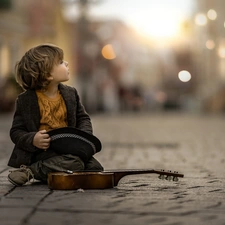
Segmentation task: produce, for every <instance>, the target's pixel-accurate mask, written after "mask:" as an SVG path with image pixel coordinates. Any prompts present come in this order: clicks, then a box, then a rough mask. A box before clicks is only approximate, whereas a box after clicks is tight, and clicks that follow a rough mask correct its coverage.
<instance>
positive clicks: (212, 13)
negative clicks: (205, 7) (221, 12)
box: [207, 9, 217, 20]
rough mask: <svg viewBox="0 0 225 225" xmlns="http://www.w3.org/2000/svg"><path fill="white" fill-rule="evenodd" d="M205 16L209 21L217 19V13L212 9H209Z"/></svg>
mask: <svg viewBox="0 0 225 225" xmlns="http://www.w3.org/2000/svg"><path fill="white" fill-rule="evenodd" d="M207 16H208V18H209V19H210V20H215V19H216V18H217V13H216V11H215V10H214V9H210V10H209V11H208V13H207Z"/></svg>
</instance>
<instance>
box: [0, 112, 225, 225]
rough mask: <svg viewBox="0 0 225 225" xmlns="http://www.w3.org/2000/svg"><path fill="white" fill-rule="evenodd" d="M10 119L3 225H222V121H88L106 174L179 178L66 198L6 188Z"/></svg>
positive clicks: (145, 117)
mask: <svg viewBox="0 0 225 225" xmlns="http://www.w3.org/2000/svg"><path fill="white" fill-rule="evenodd" d="M10 119H11V115H3V116H0V123H1V127H0V143H1V145H0V224H2V225H17V224H18V225H46V224H55V225H65V224H67V225H69V224H79V225H83V224H85V225H87V224H98V225H101V224H104V225H105V224H107V225H127V224H129V225H136V224H142V225H145V224H146V225H147V224H160V225H190V224H192V225H203V224H204V225H211V224H216V225H225V214H224V212H225V200H224V199H225V190H224V187H225V176H224V171H225V154H224V148H225V139H224V133H225V126H224V122H225V118H224V117H223V116H221V115H204V116H203V115H193V114H178V113H169V114H142V115H141V114H139V115H138V114H130V115H114V116H109V115H94V116H93V117H92V122H93V126H94V134H95V135H96V136H98V137H99V139H100V140H101V141H102V144H103V149H102V151H101V152H99V153H97V154H96V156H95V157H96V158H97V159H98V160H99V161H100V162H102V164H103V166H104V168H105V169H106V170H111V169H165V170H171V171H179V172H181V173H184V175H185V177H184V178H181V179H179V181H178V182H172V181H167V180H160V179H158V174H141V175H130V176H125V177H123V178H122V179H121V180H120V182H119V184H118V186H117V187H114V188H112V189H103V190H69V191H56V190H50V189H49V188H48V186H47V185H45V184H41V183H40V182H37V181H35V183H32V184H28V185H25V186H23V187H16V188H15V187H14V186H13V185H12V184H10V183H9V182H8V180H7V175H8V173H9V169H11V168H9V167H7V161H8V157H9V155H10V154H11V151H12V148H13V144H12V143H11V141H10V139H9V137H8V132H9V127H10V124H11V121H10Z"/></svg>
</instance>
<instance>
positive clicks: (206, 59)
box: [193, 0, 225, 112]
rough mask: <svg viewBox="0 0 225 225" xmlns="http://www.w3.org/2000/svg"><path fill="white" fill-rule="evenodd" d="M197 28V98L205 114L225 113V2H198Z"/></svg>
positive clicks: (195, 16)
mask: <svg viewBox="0 0 225 225" xmlns="http://www.w3.org/2000/svg"><path fill="white" fill-rule="evenodd" d="M196 6H197V7H196V13H195V14H194V18H193V20H194V21H193V22H194V24H195V34H196V35H195V39H194V40H195V41H194V43H195V44H196V48H195V61H196V69H197V71H198V73H197V74H198V91H197V93H196V96H197V97H198V98H199V101H200V102H201V108H202V110H205V111H209V112H224V110H225V1H223V0H216V1H210V0H198V1H197V4H196Z"/></svg>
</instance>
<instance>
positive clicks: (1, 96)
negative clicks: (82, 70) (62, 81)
mask: <svg viewBox="0 0 225 225" xmlns="http://www.w3.org/2000/svg"><path fill="white" fill-rule="evenodd" d="M53 6H54V7H53ZM60 10H61V8H60V1H59V0H48V1H45V0H0V18H1V20H0V88H1V89H0V90H1V93H0V111H9V110H10V109H11V108H12V107H13V105H14V100H15V96H16V95H17V94H18V89H17V88H15V87H13V86H16V83H15V82H14V79H13V78H14V67H15V63H16V62H17V61H18V60H19V59H20V58H21V57H22V55H23V54H24V53H25V52H26V51H27V50H28V49H30V48H31V47H33V46H36V45H39V44H41V43H54V44H57V45H60V47H61V48H63V49H64V52H65V58H67V60H68V61H70V60H71V58H72V55H71V51H70V43H71V41H72V40H71V39H72V35H70V33H69V31H70V29H67V32H64V30H65V29H66V28H67V27H66V26H67V24H66V23H65V22H64V20H63V18H62V14H61V11H60ZM70 70H71V73H73V72H74V67H72V65H71V68H70ZM11 87H12V88H11ZM19 91H21V90H19Z"/></svg>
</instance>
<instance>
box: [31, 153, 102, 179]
mask: <svg viewBox="0 0 225 225" xmlns="http://www.w3.org/2000/svg"><path fill="white" fill-rule="evenodd" d="M29 168H30V169H31V171H32V172H33V174H34V178H35V179H37V180H41V181H43V182H47V179H48V173H50V172H66V170H71V171H73V172H76V171H103V167H102V165H101V164H100V163H99V162H98V161H97V159H95V158H94V157H92V158H91V159H90V160H89V161H88V162H87V163H86V164H84V162H83V161H82V160H81V159H80V158H79V157H78V156H74V155H71V154H67V155H56V156H53V157H51V158H48V159H44V160H39V161H37V162H35V163H33V164H32V165H31V166H30V167H29Z"/></svg>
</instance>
